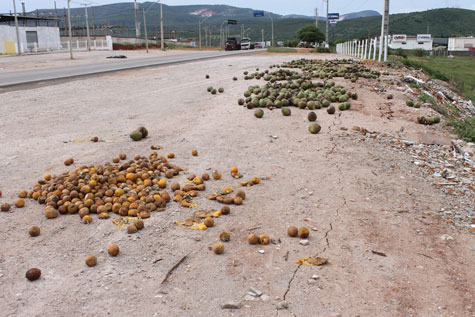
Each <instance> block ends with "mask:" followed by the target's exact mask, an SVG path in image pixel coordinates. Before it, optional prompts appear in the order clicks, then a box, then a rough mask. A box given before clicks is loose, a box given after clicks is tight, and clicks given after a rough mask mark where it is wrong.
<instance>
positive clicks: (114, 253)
mask: <svg viewBox="0 0 475 317" xmlns="http://www.w3.org/2000/svg"><path fill="white" fill-rule="evenodd" d="M119 252H120V249H119V246H118V245H117V244H111V245H110V246H109V247H108V248H107V253H109V255H110V256H117V255H119Z"/></svg>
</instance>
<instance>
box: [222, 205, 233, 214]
mask: <svg viewBox="0 0 475 317" xmlns="http://www.w3.org/2000/svg"><path fill="white" fill-rule="evenodd" d="M230 212H231V209H230V208H229V206H223V207H222V208H221V214H222V215H229V213H230Z"/></svg>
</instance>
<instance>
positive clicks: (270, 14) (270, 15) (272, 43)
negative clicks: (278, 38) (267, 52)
mask: <svg viewBox="0 0 475 317" xmlns="http://www.w3.org/2000/svg"><path fill="white" fill-rule="evenodd" d="M268 13H269V18H270V20H271V22H272V42H271V43H270V46H274V19H273V18H272V13H270V12H268Z"/></svg>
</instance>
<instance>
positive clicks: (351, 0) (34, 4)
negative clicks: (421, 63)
mask: <svg viewBox="0 0 475 317" xmlns="http://www.w3.org/2000/svg"><path fill="white" fill-rule="evenodd" d="M13 1H14V0H0V12H3V13H8V12H9V11H10V10H11V11H13ZM16 1H17V2H16V3H17V10H18V11H21V2H24V3H25V6H26V10H27V11H33V10H35V9H49V8H54V0H16ZM149 1H150V2H152V1H153V0H149ZM329 1H330V2H329V11H330V12H338V13H340V14H345V13H350V12H357V11H362V10H375V11H378V12H380V13H381V11H382V9H383V3H384V2H383V0H329ZM117 2H131V1H130V0H129V1H121V0H71V7H79V6H80V4H81V3H90V4H91V5H103V4H110V3H117ZM140 2H144V1H140ZM163 3H164V4H167V5H189V4H227V5H231V6H236V7H241V8H252V9H258V10H266V11H270V12H273V13H277V14H282V15H287V14H302V15H309V16H313V15H314V14H315V13H314V12H315V8H317V9H318V10H319V15H320V16H324V11H326V3H324V2H323V0H293V1H289V0H257V1H256V0H218V1H213V0H203V1H202V0H163ZM56 4H57V6H58V7H60V8H62V7H65V6H67V0H56ZM447 7H451V8H462V9H471V10H475V0H417V1H414V0H392V1H390V13H405V12H413V11H424V10H428V9H435V8H447Z"/></svg>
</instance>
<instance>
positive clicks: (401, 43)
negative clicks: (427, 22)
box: [388, 34, 433, 51]
mask: <svg viewBox="0 0 475 317" xmlns="http://www.w3.org/2000/svg"><path fill="white" fill-rule="evenodd" d="M432 44H433V41H432V37H431V35H430V34H418V35H417V36H407V35H406V34H395V35H392V36H391V37H390V40H389V45H388V46H389V47H390V48H392V49H398V48H401V49H403V50H417V49H422V50H426V51H430V50H432Z"/></svg>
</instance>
